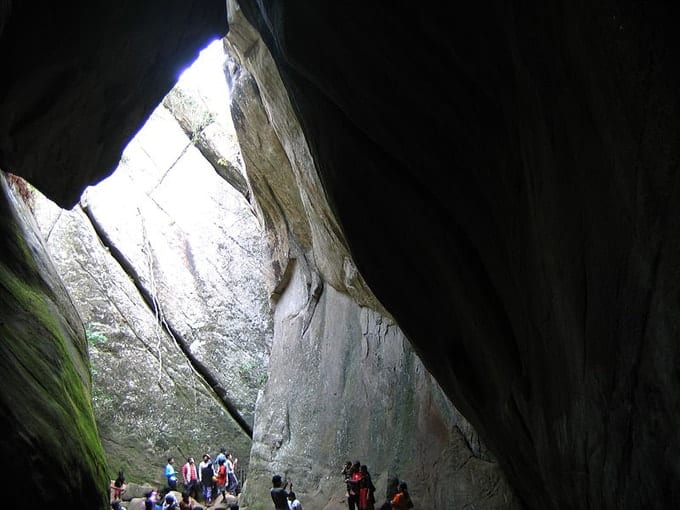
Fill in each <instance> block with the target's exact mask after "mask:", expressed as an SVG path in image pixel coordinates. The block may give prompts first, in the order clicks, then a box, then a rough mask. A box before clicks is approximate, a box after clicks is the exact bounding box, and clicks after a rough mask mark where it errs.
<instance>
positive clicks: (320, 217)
mask: <svg viewBox="0 0 680 510" xmlns="http://www.w3.org/2000/svg"><path fill="white" fill-rule="evenodd" d="M231 12H232V16H231V17H230V27H231V30H232V32H231V33H230V35H229V38H228V41H229V42H230V47H231V48H232V50H233V51H234V52H235V58H236V59H237V60H238V61H239V62H237V65H236V66H234V67H233V77H232V80H231V81H232V83H233V89H232V111H233V116H234V122H235V125H236V128H237V132H238V135H239V141H240V143H241V150H242V154H243V158H244V161H245V168H246V171H247V174H248V179H249V182H250V183H251V186H252V189H253V197H254V199H255V201H256V204H257V205H258V207H259V209H258V210H259V211H260V214H261V215H262V216H263V217H264V218H266V221H265V225H267V227H268V232H270V233H271V234H273V235H272V236H271V237H270V242H271V246H272V251H273V253H274V254H276V255H275V257H274V263H275V265H276V264H278V267H280V268H282V270H281V271H279V272H278V273H275V274H276V275H277V276H278V281H277V282H275V283H276V288H275V293H276V295H277V296H278V300H277V304H276V307H275V314H274V328H275V335H274V346H273V349H272V356H271V358H270V377H269V380H268V383H267V385H266V387H265V390H264V393H263V396H262V398H261V399H260V400H259V401H258V407H257V420H256V425H257V426H256V429H255V431H254V437H253V449H252V454H251V469H250V473H249V477H248V482H247V484H246V489H245V491H244V495H243V496H244V500H243V502H244V504H245V505H246V506H247V507H248V508H249V509H253V510H257V509H260V508H269V507H270V506H271V501H270V500H269V496H268V488H269V487H270V486H271V476H272V475H273V474H274V473H277V472H278V473H280V474H282V475H284V476H285V477H287V478H289V479H292V480H294V485H295V491H296V494H297V495H298V496H299V497H300V499H301V500H302V501H304V504H305V505H308V506H310V507H312V508H326V509H327V510H332V509H333V508H337V507H342V506H343V505H344V506H345V507H346V503H344V490H345V487H344V483H343V480H342V477H341V476H340V474H339V473H340V469H341V466H342V464H343V463H344V461H345V460H348V459H349V460H352V461H354V460H356V459H359V460H361V461H362V462H364V463H366V464H367V465H368V466H369V468H370V470H371V473H372V475H373V477H374V480H375V484H376V485H377V486H378V498H380V497H384V496H382V495H384V493H385V489H386V483H387V479H388V478H389V477H394V476H398V477H401V478H403V479H407V480H409V483H410V486H411V490H412V492H413V494H414V497H416V498H417V500H418V505H419V506H422V507H423V508H466V507H469V505H473V506H474V507H475V508H480V509H481V508H488V509H492V508H512V507H513V506H514V505H516V502H515V498H514V496H513V495H512V492H511V490H510V488H509V487H508V486H507V484H506V482H505V481H504V479H503V476H502V474H501V473H500V469H499V467H498V465H497V464H496V463H495V462H494V461H493V459H492V458H491V457H490V456H489V455H488V454H487V453H486V451H485V448H483V447H482V446H481V444H480V443H479V441H478V439H477V438H476V435H475V433H474V432H473V431H472V427H471V426H470V425H469V424H468V423H467V422H466V421H465V420H464V419H463V418H462V416H460V414H459V413H458V412H457V411H456V410H455V408H453V406H452V405H451V404H450V402H449V401H448V400H447V399H446V397H444V395H443V393H442V392H441V389H440V388H439V387H438V386H437V385H436V383H434V381H433V380H432V378H431V376H430V375H429V373H428V372H427V371H426V370H425V369H424V368H423V366H422V364H421V363H420V362H419V361H418V360H417V357H416V355H415V354H414V352H413V350H412V349H411V348H410V346H409V345H408V342H407V340H406V338H405V337H404V335H403V333H401V331H400V330H399V328H398V327H397V325H396V324H395V323H394V322H393V321H392V320H391V319H389V318H387V317H385V315H384V312H383V309H382V307H381V306H380V305H379V304H378V303H377V300H376V299H375V297H374V296H373V295H372V294H371V293H370V291H369V290H368V289H367V288H366V286H365V284H364V283H363V280H362V279H361V277H360V276H359V275H358V274H357V273H356V270H355V269H354V264H353V263H352V261H351V259H350V258H349V253H348V251H347V249H346V246H345V243H344V241H343V238H342V234H341V232H340V231H338V230H337V225H336V224H335V223H334V222H333V221H328V218H329V217H330V216H329V215H330V208H329V207H328V205H327V204H326V202H325V200H324V197H323V194H321V195H320V194H319V193H321V192H320V184H319V181H318V179H317V178H316V176H315V174H314V173H313V171H312V168H313V165H312V163H311V161H310V160H309V157H310V156H309V153H308V152H307V148H306V142H305V141H304V139H303V138H302V137H301V134H300V128H299V126H298V125H297V124H296V121H295V119H294V117H293V113H292V109H291V106H290V104H289V102H288V99H287V97H286V95H285V94H282V88H281V86H280V83H278V75H277V71H276V68H275V67H274V65H273V64H274V63H273V61H272V60H271V57H270V56H269V54H268V51H267V49H266V48H265V47H264V46H263V45H262V43H261V41H258V36H257V34H256V33H255V32H254V31H253V30H252V28H250V27H249V25H248V23H247V22H246V21H245V20H243V19H242V18H241V17H239V15H238V12H237V11H234V10H232V11H231ZM251 71H252V74H251ZM259 82H262V83H264V84H266V85H263V86H262V88H264V86H270V87H271V86H272V85H271V84H272V83H273V84H274V86H273V88H272V89H271V90H270V95H269V96H265V95H263V94H261V93H260V90H261V88H260V87H259V86H258V83H259ZM291 138H292V139H291ZM290 161H293V162H294V163H290ZM309 172H312V174H311V175H309V174H308V173H309ZM303 197H305V198H303ZM310 197H314V199H313V200H312V199H311V198H310ZM311 203H313V207H311V206H310V204H311ZM305 204H307V205H305ZM312 231H316V232H318V233H319V234H317V235H313V234H311V232H312ZM328 233H333V235H329V234H328ZM298 236H300V237H299V238H298ZM362 304H372V305H373V306H374V308H375V309H377V310H374V309H371V308H368V307H365V306H362ZM381 312H382V313H381ZM472 445H474V446H472ZM416 494H417V496H416Z"/></svg>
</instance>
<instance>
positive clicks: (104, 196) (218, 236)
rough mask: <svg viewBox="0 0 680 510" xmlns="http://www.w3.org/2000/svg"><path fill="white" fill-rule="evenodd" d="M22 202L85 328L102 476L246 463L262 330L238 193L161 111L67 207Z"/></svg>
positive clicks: (260, 269)
mask: <svg viewBox="0 0 680 510" xmlns="http://www.w3.org/2000/svg"><path fill="white" fill-rule="evenodd" d="M219 77H221V75H220V74H218V78H219ZM222 78H223V76H222ZM225 88H226V87H225ZM187 97H191V96H187ZM194 100H195V101H200V97H199V98H195V99H194ZM225 112H226V106H225ZM232 131H233V128H232ZM34 210H35V215H36V218H37V219H38V223H39V225H40V227H41V229H42V233H43V235H44V237H45V239H46V243H47V248H48V250H49V252H50V253H51V255H52V258H53V259H54V260H55V263H56V265H57V267H58V269H59V272H60V274H61V275H63V279H64V281H65V284H66V287H67V289H68V291H69V293H70V295H71V299H72V301H73V303H74V304H75V306H76V307H77V309H78V312H79V314H80V318H81V320H82V321H83V323H84V324H85V326H86V332H87V335H88V340H89V350H90V358H91V366H92V372H93V379H94V390H95V391H94V394H93V398H94V404H95V413H96V417H97V424H98V429H99V432H100V434H101V437H102V441H103V444H104V448H105V450H106V454H107V460H108V464H109V467H110V476H111V477H112V478H113V477H115V476H116V473H117V471H118V469H123V470H124V472H125V474H126V476H127V478H128V480H134V481H137V482H150V483H153V484H156V485H157V486H159V485H163V484H164V482H163V478H162V474H163V467H164V465H165V461H166V458H167V457H168V456H174V457H175V459H176V462H177V465H178V466H179V465H181V464H182V463H183V460H184V459H185V458H186V457H187V456H193V457H194V458H196V459H197V462H198V459H200V457H201V456H202V454H203V453H206V452H207V453H210V454H214V453H215V452H217V451H218V448H219V447H222V446H224V447H227V448H228V449H229V450H230V451H232V452H234V454H235V455H236V456H238V457H240V459H241V462H240V465H241V467H242V468H247V466H248V453H249V451H250V447H251V441H250V440H251V436H252V427H253V420H254V417H253V414H254V408H255V400H256V398H257V395H258V390H259V388H260V387H261V386H262V384H263V382H264V381H265V379H266V373H267V360H268V357H269V350H270V345H271V336H272V333H271V312H270V309H269V302H268V294H267V292H266V285H265V281H266V269H265V268H266V259H265V255H266V251H265V245H264V243H263V242H262V229H261V227H260V225H259V223H258V220H257V218H256V217H255V215H254V214H253V211H252V209H251V207H250V206H249V204H248V202H247V201H246V200H245V198H244V197H243V196H242V195H241V194H240V193H239V192H237V191H236V190H235V189H234V188H233V187H232V186H230V185H229V184H227V182H225V181H224V180H223V179H222V178H220V177H219V176H218V175H217V174H216V173H215V171H214V168H213V166H212V165H211V164H210V163H209V162H208V161H207V160H205V159H204V158H203V156H202V155H201V154H200V152H199V151H198V150H197V149H196V148H195V147H194V145H193V144H192V142H191V140H190V139H189V138H187V136H186V134H185V133H184V131H183V130H182V128H181V127H180V125H179V124H178V123H177V122H176V120H175V118H174V117H173V116H172V114H171V113H170V112H169V111H168V110H166V109H165V108H164V107H163V106H159V107H158V108H157V109H156V110H155V111H154V113H153V114H152V116H151V117H150V119H149V120H148V121H147V122H146V124H145V126H144V128H143V129H142V130H141V131H140V132H139V133H138V134H137V136H136V137H135V138H134V140H133V141H132V142H131V143H130V144H129V145H128V147H127V148H126V150H125V152H124V154H123V158H122V162H121V164H120V165H119V167H118V168H117V170H116V172H115V173H114V174H113V175H112V176H111V177H109V178H108V179H106V180H105V181H103V182H101V183H100V184H99V185H97V186H94V187H90V188H88V190H87V191H86V192H85V194H84V196H83V199H82V200H81V203H80V204H79V205H78V206H76V207H74V208H73V209H72V210H70V211H68V210H62V209H61V208H59V207H57V206H55V205H54V204H53V203H51V202H50V201H48V200H47V199H45V198H42V197H40V196H36V197H35V205H34Z"/></svg>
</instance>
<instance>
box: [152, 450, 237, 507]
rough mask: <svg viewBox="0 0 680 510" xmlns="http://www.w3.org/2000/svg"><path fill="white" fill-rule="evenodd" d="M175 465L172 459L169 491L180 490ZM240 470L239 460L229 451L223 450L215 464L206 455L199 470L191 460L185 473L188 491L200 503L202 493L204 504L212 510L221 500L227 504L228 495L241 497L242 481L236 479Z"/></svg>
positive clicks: (166, 467)
mask: <svg viewBox="0 0 680 510" xmlns="http://www.w3.org/2000/svg"><path fill="white" fill-rule="evenodd" d="M174 464H175V459H174V458H173V457H169V458H168V463H167V464H166V466H165V477H166V479H167V481H168V488H169V490H177V482H178V473H177V471H176V470H175V466H174ZM237 466H238V459H235V458H234V457H233V455H232V454H231V453H230V452H228V451H227V449H226V448H220V452H219V453H218V454H217V455H216V456H215V460H212V458H211V457H210V455H208V454H207V453H205V454H204V455H203V460H202V461H201V462H200V463H199V464H198V466H197V465H196V463H195V461H194V458H193V457H189V458H187V461H186V463H185V464H184V465H183V466H182V469H181V475H182V482H183V483H184V491H185V492H187V493H188V494H189V496H191V497H193V498H194V499H199V497H198V494H199V490H200V492H201V495H202V496H203V501H205V502H206V504H207V505H208V506H209V505H211V504H212V503H213V502H215V503H216V502H217V500H218V498H219V497H220V496H221V497H222V499H223V500H226V494H230V495H232V496H237V495H238V492H239V481H238V479H237V477H236V468H237Z"/></svg>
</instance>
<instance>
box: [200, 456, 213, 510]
mask: <svg viewBox="0 0 680 510" xmlns="http://www.w3.org/2000/svg"><path fill="white" fill-rule="evenodd" d="M213 476H215V470H214V469H213V465H212V462H211V460H210V455H208V454H207V453H206V454H205V455H203V461H202V462H201V463H200V464H199V465H198V477H199V480H200V482H201V488H202V489H203V499H204V501H205V502H206V505H208V506H210V505H211V504H212V486H213Z"/></svg>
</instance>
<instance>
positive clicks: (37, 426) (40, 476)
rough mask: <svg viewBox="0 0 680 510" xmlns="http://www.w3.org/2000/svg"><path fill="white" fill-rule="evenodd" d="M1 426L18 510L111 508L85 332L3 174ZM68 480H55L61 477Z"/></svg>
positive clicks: (5, 473)
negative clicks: (31, 508)
mask: <svg viewBox="0 0 680 510" xmlns="http://www.w3.org/2000/svg"><path fill="white" fill-rule="evenodd" d="M0 253H2V261H1V262H0V310H2V319H1V320H0V373H1V374H2V381H3V382H2V385H1V387H0V429H1V430H2V442H1V443H0V444H1V445H2V446H1V449H2V455H3V458H4V460H5V462H4V467H3V468H2V470H1V471H0V472H1V473H2V479H3V483H4V484H5V486H6V487H8V489H7V490H6V491H5V494H4V495H3V499H4V503H3V504H5V505H7V506H10V507H21V506H25V505H26V501H27V499H28V500H29V501H30V502H31V505H35V507H36V508H38V507H39V508H43V507H54V506H60V507H61V506H65V507H69V508H103V507H104V505H105V504H106V502H108V495H107V492H106V487H107V480H108V476H107V474H106V470H105V469H104V466H105V461H104V455H103V450H102V446H101V442H100V440H99V437H98V435H97V429H96V426H95V419H94V414H93V412H92V403H91V398H90V382H91V381H90V373H89V370H88V362H87V348H86V343H85V335H84V331H83V328H82V325H81V323H80V321H79V318H78V314H77V312H76V310H75V309H74V307H73V305H72V304H71V302H70V301H69V297H68V294H67V292H66V289H65V288H64V285H63V283H62V281H61V279H60V278H59V275H58V274H57V270H56V268H55V266H54V264H53V263H52V260H51V259H50V257H49V255H48V254H47V251H46V249H45V246H44V245H43V243H42V238H41V236H40V233H39V231H38V229H37V227H36V225H35V222H34V221H33V219H32V216H31V212H30V211H29V210H28V208H27V207H26V206H25V205H24V203H23V202H22V201H21V199H17V198H15V197H14V195H13V193H12V192H11V191H9V189H8V187H7V183H6V180H5V177H4V174H0ZM56 473H61V474H66V473H69V476H64V477H60V478H61V479H60V480H59V483H54V480H55V474H56Z"/></svg>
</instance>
